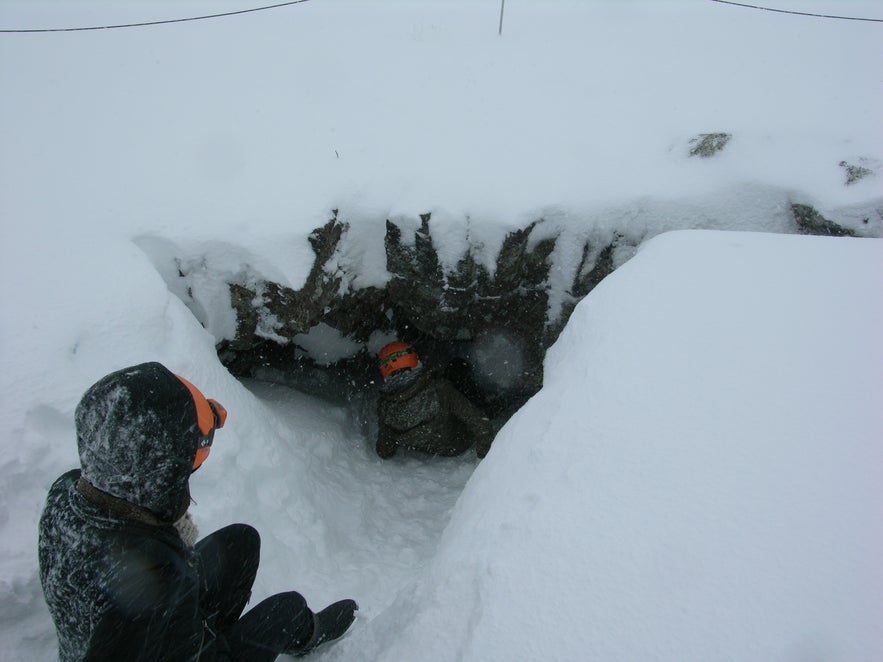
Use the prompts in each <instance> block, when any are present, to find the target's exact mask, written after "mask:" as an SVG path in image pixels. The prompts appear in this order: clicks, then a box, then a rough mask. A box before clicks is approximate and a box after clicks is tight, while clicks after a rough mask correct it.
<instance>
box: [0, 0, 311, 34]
mask: <svg viewBox="0 0 883 662" xmlns="http://www.w3.org/2000/svg"><path fill="white" fill-rule="evenodd" d="M302 2H309V0H292V1H291V2H281V3H279V4H278V5H267V6H266V7H255V8H253V9H240V10H239V11H229V12H224V13H223V14H210V15H208V16H191V17H189V18H173V19H169V20H167V21H148V22H145V23H125V24H123V25H95V26H90V27H86V28H35V29H30V30H3V29H0V32H7V33H8V32H84V31H86V30H116V29H117V28H141V27H144V26H147V25H167V24H169V23H186V22H188V21H204V20H206V19H208V18H221V17H222V16H236V15H237V14H250V13H251V12H256V11H264V10H265V9H277V8H279V7H288V6H289V5H299V4H300V3H302Z"/></svg>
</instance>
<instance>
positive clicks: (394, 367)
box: [377, 342, 420, 379]
mask: <svg viewBox="0 0 883 662" xmlns="http://www.w3.org/2000/svg"><path fill="white" fill-rule="evenodd" d="M418 363H420V357H419V356H417V352H415V351H414V348H413V347H412V346H411V345H410V344H408V343H406V342H391V343H389V344H388V345H386V346H385V347H384V348H383V349H381V350H380V354H378V355H377V365H378V367H379V368H380V374H381V375H383V378H384V379H386V378H387V377H389V376H390V375H391V374H393V373H394V372H397V371H398V370H402V369H403V368H416V367H417V364H418Z"/></svg>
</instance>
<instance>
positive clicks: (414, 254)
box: [218, 203, 855, 417]
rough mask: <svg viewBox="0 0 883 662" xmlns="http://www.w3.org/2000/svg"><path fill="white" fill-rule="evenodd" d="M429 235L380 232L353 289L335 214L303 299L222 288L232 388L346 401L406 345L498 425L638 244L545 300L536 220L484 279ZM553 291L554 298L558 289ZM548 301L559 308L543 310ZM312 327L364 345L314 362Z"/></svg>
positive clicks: (813, 229)
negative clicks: (376, 265)
mask: <svg viewBox="0 0 883 662" xmlns="http://www.w3.org/2000/svg"><path fill="white" fill-rule="evenodd" d="M790 209H791V212H792V215H793V219H794V223H795V232H799V233H803V234H817V235H826V236H854V234H855V233H854V232H853V231H852V230H850V229H849V228H846V227H843V226H841V225H838V224H837V223H835V222H833V221H831V220H829V219H827V218H825V217H824V216H822V215H821V214H820V213H819V212H818V211H816V210H815V209H813V208H812V207H810V206H808V205H804V204H797V203H794V204H791V206H790ZM431 224H432V216H431V214H428V213H427V214H423V215H422V216H420V221H419V225H418V226H417V228H416V230H415V229H413V226H411V229H409V230H405V229H403V228H402V227H401V226H400V224H398V223H396V222H394V221H393V220H387V221H386V229H385V238H384V247H385V253H386V269H387V271H388V272H389V275H390V277H389V279H388V281H387V283H386V285H385V286H383V287H365V288H353V287H352V282H353V276H354V274H349V273H346V272H345V271H344V270H342V267H341V266H340V265H341V261H340V260H337V259H336V256H337V253H338V251H339V250H340V247H341V241H342V239H343V237H345V235H346V232H347V231H348V229H349V226H348V224H347V223H346V222H344V221H342V220H340V219H339V218H338V214H337V211H336V210H335V211H334V212H333V213H332V216H331V218H330V219H329V220H328V222H327V223H326V224H325V225H324V226H322V227H320V228H317V229H316V230H314V231H313V232H312V234H311V235H310V237H309V241H310V245H311V246H312V249H313V253H314V255H315V260H314V263H313V265H312V268H311V269H310V272H309V275H308V277H307V278H306V282H305V283H304V285H303V287H302V288H300V289H299V290H294V289H291V288H289V287H285V286H283V285H280V284H278V283H274V282H270V281H267V280H259V281H257V282H256V283H254V282H253V283H251V285H249V286H246V285H244V284H242V283H232V284H230V285H229V290H230V302H231V306H232V308H233V310H234V311H235V314H236V320H237V327H236V328H237V330H236V336H235V338H233V339H230V340H225V341H223V342H222V343H221V344H220V345H219V347H218V352H219V356H220V357H221V360H222V361H223V362H224V364H225V365H227V367H228V368H229V369H230V370H231V372H233V373H234V374H236V375H239V376H255V375H257V376H262V377H265V378H266V377H267V375H271V376H272V378H274V379H280V380H283V381H286V382H288V383H291V384H295V385H298V386H300V387H302V388H305V389H307V390H310V391H312V392H314V393H317V394H321V395H329V394H330V395H333V396H338V397H339V396H345V395H346V394H347V393H360V392H365V391H366V389H369V390H370V387H371V384H372V382H373V381H374V380H375V379H376V377H377V375H376V373H375V368H374V358H373V355H372V354H371V353H370V352H369V351H368V341H369V339H370V338H371V337H372V335H373V334H375V333H378V332H379V333H382V334H385V335H387V336H392V335H394V336H396V337H398V338H402V339H405V340H408V341H411V342H414V343H415V344H416V345H417V346H418V348H419V349H420V350H421V351H422V353H423V355H424V357H425V358H426V361H427V363H429V365H430V366H431V367H436V368H440V369H449V370H452V371H453V373H452V376H453V377H454V378H455V379H457V380H459V382H460V383H461V384H463V387H464V389H466V390H469V391H470V395H471V396H472V397H473V398H474V399H475V400H477V401H478V402H480V403H481V404H482V405H483V406H484V407H485V408H486V409H487V410H488V411H489V412H490V413H491V414H493V415H495V416H498V417H506V416H508V415H509V414H511V413H513V412H514V411H515V410H516V409H517V408H518V407H519V406H520V405H521V404H523V403H524V402H525V401H526V400H527V399H528V398H529V397H530V396H531V395H533V394H534V393H536V392H537V391H538V390H539V389H540V387H541V386H542V381H543V376H542V363H543V358H544V356H545V352H546V349H547V348H548V347H549V346H550V345H551V344H552V343H553V342H554V341H555V339H556V338H557V337H558V334H559V333H560V331H561V330H562V329H563V327H564V325H565V324H566V322H567V319H568V317H569V316H570V313H571V312H572V311H573V308H574V307H575V306H576V304H577V303H578V302H579V301H580V300H581V299H582V298H583V297H585V296H586V295H587V294H588V293H589V292H590V291H591V290H592V289H593V288H594V287H595V286H597V285H598V283H600V282H601V280H603V279H604V277H606V276H607V275H608V274H610V273H611V272H612V271H613V269H614V268H615V266H616V265H617V258H616V252H617V250H619V249H624V250H626V251H633V250H634V248H635V247H636V246H637V244H638V243H639V242H640V240H641V238H636V237H630V238H626V237H625V236H623V235H620V234H614V235H612V238H609V239H606V240H605V239H599V238H598V237H597V236H594V238H593V239H587V240H584V244H583V246H582V257H581V259H580V260H579V263H578V264H577V265H572V267H573V266H575V268H574V271H573V275H572V280H571V281H570V283H569V285H568V284H566V283H565V284H564V285H563V287H564V288H565V289H566V291H564V292H561V291H553V285H552V282H551V278H550V269H551V268H552V267H553V264H552V260H553V259H554V251H555V248H556V243H557V241H559V238H558V237H556V236H554V235H553V236H548V231H547V230H544V232H543V233H538V231H537V230H538V227H540V226H542V224H543V220H542V219H539V220H537V221H535V222H533V223H531V224H529V225H528V226H527V227H525V228H522V229H519V230H515V231H512V232H510V233H509V234H508V235H507V236H506V237H505V239H504V241H503V242H502V245H501V247H500V249H499V252H498V254H497V256H496V260H495V264H494V268H493V269H489V268H488V267H487V266H486V263H482V261H480V260H478V259H476V255H475V254H474V253H473V249H471V248H470V249H467V250H466V251H465V253H464V254H463V255H462V257H461V258H460V259H459V261H458V262H457V263H456V265H455V266H454V267H453V268H448V269H446V268H445V267H444V266H443V265H442V263H441V261H440V259H439V255H438V250H437V249H438V247H437V246H435V245H434V243H433V237H432V232H431ZM569 240H572V239H569ZM619 261H620V262H621V261H622V260H621V259H620V260H619ZM559 266H560V265H556V268H557V267H559ZM568 278H569V277H568ZM556 283H557V284H556V287H558V288H561V287H562V284H561V281H560V279H559V280H558V281H556ZM553 295H554V297H555V298H556V301H558V305H557V306H551V305H550V300H551V299H552V297H553ZM551 311H554V312H551ZM318 327H322V328H323V329H329V328H330V329H332V330H334V332H336V333H337V334H339V335H340V336H342V337H345V338H346V339H347V340H348V341H352V342H355V343H362V349H361V350H359V351H356V352H355V353H354V354H350V355H348V356H347V357H346V358H343V359H339V360H335V361H332V362H330V363H329V362H318V361H316V359H315V358H314V357H313V356H311V354H310V352H308V351H306V350H305V349H303V348H302V347H301V346H300V344H299V343H301V342H303V341H302V340H299V336H301V334H308V333H309V332H310V331H311V329H316V328H318Z"/></svg>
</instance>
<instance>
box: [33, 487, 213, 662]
mask: <svg viewBox="0 0 883 662" xmlns="http://www.w3.org/2000/svg"><path fill="white" fill-rule="evenodd" d="M79 477H80V472H79V471H78V470H74V471H70V472H68V473H66V474H64V475H63V476H61V477H60V478H59V479H58V480H57V481H55V484H53V486H52V488H51V489H50V491H49V496H48V498H47V501H46V507H45V509H44V511H43V515H42V517H41V518H40V541H39V557H40V579H41V581H42V583H43V592H44V595H45V597H46V602H47V604H48V605H49V610H50V612H51V614H52V617H53V619H54V621H55V624H56V630H57V632H58V640H59V657H60V659H61V660H63V661H64V662H67V661H68V660H126V661H127V662H134V661H136V660H194V659H197V657H198V654H199V650H200V645H201V640H202V631H203V625H202V620H201V617H200V613H199V585H198V576H197V573H196V570H195V569H194V568H193V567H191V566H190V564H189V559H190V553H189V550H188V549H187V548H186V547H185V545H184V543H183V542H182V541H181V538H180V537H179V536H178V534H177V532H176V531H175V529H174V527H173V526H171V525H168V526H161V527H154V526H149V525H147V524H144V523H140V522H136V521H132V520H122V519H117V518H114V517H112V516H108V515H107V514H106V513H104V512H102V509H101V508H100V507H98V506H96V505H94V504H92V503H90V502H88V501H87V500H86V499H84V498H83V496H82V495H80V494H79V493H78V492H77V490H76V482H77V480H78V479H79Z"/></svg>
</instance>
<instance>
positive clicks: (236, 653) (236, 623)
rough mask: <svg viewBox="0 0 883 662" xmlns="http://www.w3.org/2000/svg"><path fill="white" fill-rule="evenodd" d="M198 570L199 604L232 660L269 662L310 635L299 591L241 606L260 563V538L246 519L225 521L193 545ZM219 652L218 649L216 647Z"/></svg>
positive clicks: (310, 619)
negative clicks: (248, 607)
mask: <svg viewBox="0 0 883 662" xmlns="http://www.w3.org/2000/svg"><path fill="white" fill-rule="evenodd" d="M193 551H194V552H195V554H196V555H197V557H198V564H199V574H200V592H201V596H200V606H201V607H202V611H203V613H204V614H205V615H206V616H207V618H208V620H209V621H210V627H211V623H213V629H214V630H215V632H216V633H217V634H219V635H221V636H222V637H223V638H224V639H226V642H227V645H228V646H229V648H230V658H231V659H232V660H235V661H239V660H248V661H249V662H264V661H266V662H272V661H273V660H275V659H276V657H277V656H278V655H280V654H281V653H284V652H292V651H295V650H297V649H298V648H301V647H302V646H304V645H305V644H306V643H307V642H308V641H309V640H310V637H311V636H312V634H313V612H312V611H310V609H309V607H307V603H306V601H305V600H304V598H303V596H301V595H300V593H297V592H295V591H290V592H288V593H277V594H276V595H272V596H270V597H269V598H267V599H266V600H264V601H262V602H261V603H260V604H258V605H257V606H255V607H254V608H253V609H251V610H250V611H249V612H248V613H246V614H245V615H244V616H242V618H240V614H242V610H243V609H245V605H246V604H247V603H248V599H249V597H251V587H252V584H253V583H254V579H255V575H256V574H257V571H258V564H259V562H260V551H261V539H260V535H258V532H257V531H256V530H255V529H254V528H253V527H251V526H249V525H247V524H231V525H230V526H226V527H224V528H223V529H220V530H218V531H215V532H214V533H212V534H211V535H208V536H206V537H205V538H203V539H202V540H200V541H199V542H198V543H196V546H195V547H194V550H193ZM219 652H220V651H219Z"/></svg>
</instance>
